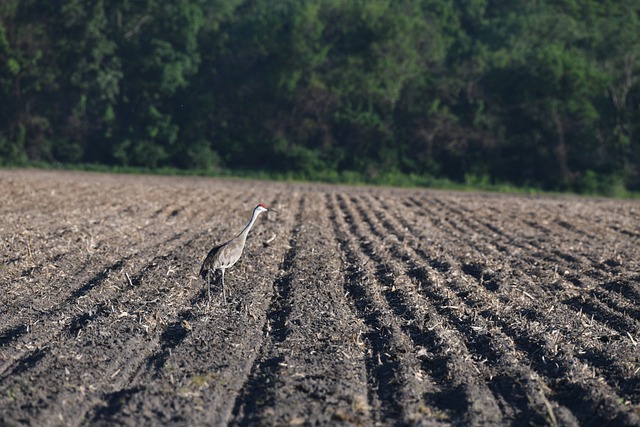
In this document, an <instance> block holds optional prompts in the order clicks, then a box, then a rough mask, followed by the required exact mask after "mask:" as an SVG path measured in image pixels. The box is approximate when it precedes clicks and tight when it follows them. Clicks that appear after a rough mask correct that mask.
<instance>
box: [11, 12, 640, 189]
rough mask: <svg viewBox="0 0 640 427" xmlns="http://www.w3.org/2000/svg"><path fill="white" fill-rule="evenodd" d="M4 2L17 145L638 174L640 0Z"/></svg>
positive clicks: (554, 180) (562, 181) (88, 154)
mask: <svg viewBox="0 0 640 427" xmlns="http://www.w3.org/2000/svg"><path fill="white" fill-rule="evenodd" d="M90 3H91V4H90V5H89V4H88V3H86V2H83V1H80V0H61V1H59V2H50V1H44V0H3V1H2V2H1V3H0V97H1V98H2V102H0V162H1V163H4V164H11V163H20V162H25V161H33V160H37V161H45V162H62V163H80V162H82V163H101V164H107V165H130V166H145V167H152V168H153V167H160V166H173V167H179V168H198V169H215V168H219V167H224V168H229V169H259V170H264V171H267V172H273V171H289V172H292V173H295V174H298V175H299V176H308V177H314V176H319V175H321V174H323V173H328V172H329V173H340V172H344V171H353V172H356V173H360V174H363V175H364V176H369V177H375V176H377V175H380V174H387V173H400V174H417V175H430V176H436V177H445V178H449V179H453V180H458V181H464V180H477V179H480V180H490V181H495V182H509V183H513V184H516V185H534V186H540V187H544V188H550V189H574V190H586V191H593V190H597V189H598V188H599V187H601V186H603V185H604V186H613V187H615V186H618V187H626V188H627V189H632V190H640V139H639V138H640V0H615V1H614V0H554V1H549V0H541V1H536V2H514V1H505V0H367V1H364V0H354V1H343V0H279V1H277V2H274V1H271V0H196V1H189V0H176V1H173V2H166V1H160V0H144V1H140V2H133V1H129V0H96V1H94V2H90Z"/></svg>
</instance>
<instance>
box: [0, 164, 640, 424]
mask: <svg viewBox="0 0 640 427" xmlns="http://www.w3.org/2000/svg"><path fill="white" fill-rule="evenodd" d="M259 202H262V203H265V204H266V205H267V206H269V207H272V208H274V209H276V210H277V211H278V212H277V213H273V212H270V213H265V214H263V215H262V216H261V217H260V218H259V219H258V221H257V222H256V224H255V225H254V228H253V229H252V231H251V233H250V235H249V239H248V241H247V246H246V248H245V252H244V255H243V258H242V259H241V262H239V263H238V264H236V265H235V266H234V267H233V268H232V269H230V270H228V271H227V274H226V276H225V284H226V287H227V290H228V292H229V301H228V304H226V305H225V304H223V302H222V294H221V288H220V286H219V285H216V286H215V287H214V289H213V294H214V299H213V301H212V304H211V306H210V307H209V308H207V307H206V302H207V292H206V289H205V288H204V287H203V283H202V281H201V280H200V279H199V278H198V277H197V272H198V269H199V267H200V263H201V262H202V260H203V259H204V257H205V255H206V254H207V252H208V251H209V249H210V248H211V247H212V246H213V245H214V243H218V242H221V241H224V240H227V239H229V238H232V237H234V236H235V235H236V234H237V233H238V232H239V231H240V230H241V229H242V227H243V226H244V225H245V224H246V222H247V221H248V220H249V217H250V215H251V212H252V210H253V208H254V206H255V205H256V204H257V203H259ZM0 417H1V418H2V419H1V422H0V424H2V425H23V424H24V425H33V426H43V425H70V426H76V425H91V426H93V425H98V426H99V425H109V426H111V425H127V426H140V425H159V424H177V425H215V426H218V425H232V426H236V425H364V426H370V425H429V426H431V425H496V426H500V425H593V426H602V425H620V426H625V425H628V426H630V425H636V426H637V425H640V203H638V202H633V201H619V200H604V199H588V198H577V197H569V196H557V197H551V196H545V197H526V196H513V195H487V194H472V193H454V192H442V191H425V190H399V189H376V188H364V187H363V188H352V187H335V186H320V185H304V184H284V183H272V182H257V181H233V180H216V179H204V178H166V177H149V176H143V177H139V176H126V175H107V174H90V173H69V172H43V171H21V170H0Z"/></svg>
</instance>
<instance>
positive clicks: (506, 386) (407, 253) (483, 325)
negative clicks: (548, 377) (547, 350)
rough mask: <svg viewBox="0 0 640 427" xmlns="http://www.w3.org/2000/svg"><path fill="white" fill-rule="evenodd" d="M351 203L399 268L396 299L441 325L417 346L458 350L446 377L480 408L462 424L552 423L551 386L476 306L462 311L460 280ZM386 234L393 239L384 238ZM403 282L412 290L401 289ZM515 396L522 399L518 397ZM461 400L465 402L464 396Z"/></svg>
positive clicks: (381, 249)
mask: <svg viewBox="0 0 640 427" xmlns="http://www.w3.org/2000/svg"><path fill="white" fill-rule="evenodd" d="M352 199H353V202H354V204H355V208H356V209H357V210H358V211H359V212H360V214H361V215H362V221H359V222H361V223H362V224H365V225H366V226H368V228H369V232H367V231H362V233H363V235H367V234H373V235H376V236H378V239H379V241H380V243H379V244H378V245H376V251H377V252H379V253H380V259H381V261H382V260H385V261H384V262H385V264H386V265H387V268H392V269H393V270H394V277H395V280H394V285H395V286H399V289H396V290H395V291H394V298H396V299H398V300H400V299H404V300H407V301H409V303H408V304H409V306H413V307H421V308H422V310H425V307H428V318H429V319H430V321H431V322H432V323H433V324H435V325H438V328H433V330H434V331H439V332H436V333H435V337H434V338H429V339H428V340H427V339H426V338H425V336H426V335H428V334H427V333H426V331H424V330H423V331H420V332H419V333H417V332H414V333H413V334H412V335H413V336H414V340H415V341H416V345H420V342H421V341H423V340H424V341H426V342H428V343H430V345H429V346H428V347H426V348H429V349H431V348H437V346H435V345H433V343H434V342H448V343H450V345H451V346H453V347H455V348H456V349H457V350H456V351H455V352H452V351H447V353H446V358H447V359H448V360H447V362H446V365H447V366H448V370H447V372H446V376H448V377H449V378H451V381H452V382H453V383H457V384H458V387H459V388H460V390H462V391H464V393H465V394H466V396H465V397H464V398H465V399H466V401H467V402H474V403H473V404H474V410H475V412H474V415H475V418H472V419H469V420H458V422H460V421H462V422H464V423H472V424H476V423H479V422H482V423H487V422H490V423H491V424H500V423H501V422H502V423H504V422H507V423H515V424H519V423H522V422H523V421H524V420H528V422H534V423H542V424H544V423H545V422H546V421H545V420H547V421H550V415H549V414H550V412H549V407H548V406H547V405H548V404H549V401H548V400H547V398H546V397H545V394H544V390H545V389H546V386H545V384H544V383H543V382H541V381H540V380H539V379H538V378H537V376H536V375H535V374H534V373H533V372H532V371H530V370H529V369H527V368H526V363H525V364H522V363H520V362H519V360H518V355H517V353H516V352H514V344H513V341H511V340H510V339H509V338H507V337H505V336H504V335H500V333H499V332H498V331H496V330H495V328H492V327H491V325H490V324H488V323H487V322H485V321H484V319H483V318H482V317H480V316H478V313H477V311H476V310H474V309H473V308H471V309H469V310H464V309H463V307H464V305H463V304H461V301H460V300H458V299H457V298H456V297H455V296H454V295H452V294H451V293H450V292H448V290H447V286H448V283H450V282H451V280H456V279H455V278H454V279H452V277H451V274H443V273H441V272H440V273H437V272H435V271H433V270H431V269H430V267H428V266H426V265H424V264H421V263H420V262H418V261H417V259H418V258H419V257H417V256H416V254H415V253H414V252H413V250H412V249H411V247H410V244H403V243H401V242H400V241H399V240H398V239H396V238H395V237H394V236H395V234H386V232H387V231H391V230H392V231H397V228H396V227H397V226H396V225H394V224H392V220H391V219H390V218H384V217H383V216H382V215H381V214H380V212H376V211H375V209H372V210H371V211H369V210H368V209H365V207H364V206H371V203H370V202H362V201H361V200H359V198H352ZM374 216H375V218H374ZM380 218H381V219H380ZM379 221H381V222H379ZM383 224H384V225H383ZM385 234H386V236H392V237H391V238H387V237H384V236H385ZM448 273H453V271H452V270H449V271H448ZM403 283H408V284H410V286H401V284H403ZM443 285H444V286H443ZM405 304H406V303H405ZM414 310H415V309H412V311H414ZM422 317H424V315H423V316H422ZM408 320H409V321H411V320H412V319H408ZM429 334H433V332H429ZM427 361H428V365H427V366H429V369H430V370H432V371H433V370H434V369H433V368H432V367H431V364H433V363H434V360H433V359H432V358H427V359H425V364H426V362H427ZM440 375H442V374H440ZM515 396H519V399H514V397H515ZM457 402H458V404H460V399H459V398H458V399H457ZM507 402H510V404H507ZM514 403H516V404H515V405H513V404H514ZM469 405H470V403H469ZM512 405H513V406H512ZM555 406H556V413H558V412H560V413H563V420H564V421H565V423H569V424H571V423H572V420H573V417H571V416H570V414H567V413H566V410H565V411H564V412H563V410H562V408H560V411H558V406H557V405H555ZM496 417H497V418H496ZM551 417H555V415H551ZM573 422H575V421H573Z"/></svg>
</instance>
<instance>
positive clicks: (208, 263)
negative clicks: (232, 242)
mask: <svg viewBox="0 0 640 427" xmlns="http://www.w3.org/2000/svg"><path fill="white" fill-rule="evenodd" d="M226 244H227V243H226V242H225V243H220V244H219V245H216V246H214V247H213V248H212V249H211V250H210V251H209V253H208V254H207V257H206V258H205V259H204V261H203V262H202V267H200V273H198V275H199V276H200V277H202V279H203V280H204V279H206V275H207V271H209V270H211V269H212V267H213V261H214V260H215V258H216V254H217V253H218V252H220V249H222V248H223V247H224V245H226Z"/></svg>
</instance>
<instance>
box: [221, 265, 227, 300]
mask: <svg viewBox="0 0 640 427" xmlns="http://www.w3.org/2000/svg"><path fill="white" fill-rule="evenodd" d="M222 298H223V300H224V304H225V305H227V292H226V291H225V290H224V269H222Z"/></svg>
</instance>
